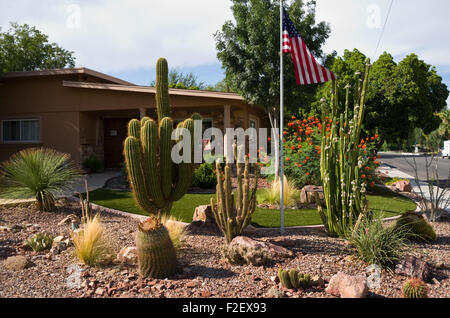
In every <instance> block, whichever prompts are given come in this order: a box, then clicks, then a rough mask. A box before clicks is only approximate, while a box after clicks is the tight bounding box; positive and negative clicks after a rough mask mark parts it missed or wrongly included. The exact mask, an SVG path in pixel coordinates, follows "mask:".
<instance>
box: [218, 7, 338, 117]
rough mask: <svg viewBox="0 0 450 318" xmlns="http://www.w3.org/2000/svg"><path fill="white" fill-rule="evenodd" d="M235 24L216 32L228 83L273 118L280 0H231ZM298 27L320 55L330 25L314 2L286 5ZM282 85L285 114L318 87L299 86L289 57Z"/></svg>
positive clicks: (276, 98) (276, 103)
mask: <svg viewBox="0 0 450 318" xmlns="http://www.w3.org/2000/svg"><path fill="white" fill-rule="evenodd" d="M232 3H233V4H232V7H231V9H232V12H233V15H234V18H235V20H236V22H233V21H226V22H225V24H224V25H223V26H222V29H221V31H218V32H216V33H215V35H214V38H215V40H216V48H217V51H218V53H217V57H218V59H219V60H220V61H221V63H222V67H223V68H224V69H225V75H226V79H225V80H226V82H227V84H228V85H229V86H230V87H232V88H233V90H235V91H237V92H238V93H239V94H241V95H242V96H243V97H244V98H245V99H246V100H247V101H248V102H249V103H250V104H258V105H262V106H264V107H266V109H267V110H268V111H269V112H272V113H273V114H274V115H275V116H276V114H277V112H275V110H276V109H279V96H280V63H279V51H280V25H279V24H280V22H279V17H280V15H279V9H280V7H279V1H276V0H232ZM284 5H285V6H286V10H287V11H288V14H289V16H290V18H291V20H292V22H293V23H294V25H295V27H296V28H297V30H298V31H299V33H300V34H301V35H302V37H303V39H304V41H305V42H306V45H307V46H308V48H309V49H310V51H311V53H312V54H313V55H314V56H315V57H316V58H318V59H320V58H321V57H322V55H323V52H322V49H321V47H322V45H323V44H324V43H325V40H326V39H327V38H328V36H329V33H330V27H329V25H328V24H327V23H325V22H320V23H316V19H315V9H316V2H315V1H308V2H306V1H301V0H295V1H292V3H291V4H290V5H288V4H287V3H285V4H284ZM284 81H285V84H284V87H285V90H286V91H287V92H289V94H286V97H285V107H286V110H287V114H289V113H294V112H295V113H297V111H298V108H299V107H304V106H305V105H310V104H311V102H312V100H313V98H314V94H315V91H316V88H317V85H308V86H301V87H300V86H298V85H297V84H296V80H295V73H294V66H293V63H292V60H291V58H290V57H289V56H288V55H286V58H285V77H284Z"/></svg>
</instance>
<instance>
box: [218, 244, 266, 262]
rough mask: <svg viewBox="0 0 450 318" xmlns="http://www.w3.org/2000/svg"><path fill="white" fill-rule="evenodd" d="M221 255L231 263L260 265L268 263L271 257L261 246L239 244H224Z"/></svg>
mask: <svg viewBox="0 0 450 318" xmlns="http://www.w3.org/2000/svg"><path fill="white" fill-rule="evenodd" d="M222 255H223V257H224V258H225V259H226V260H228V262H229V263H230V264H233V265H241V266H242V265H248V264H251V265H254V266H262V265H266V264H269V263H270V262H271V261H272V258H271V257H270V255H269V254H268V253H267V251H265V250H263V249H261V248H246V247H241V246H231V247H230V246H224V247H223V249H222Z"/></svg>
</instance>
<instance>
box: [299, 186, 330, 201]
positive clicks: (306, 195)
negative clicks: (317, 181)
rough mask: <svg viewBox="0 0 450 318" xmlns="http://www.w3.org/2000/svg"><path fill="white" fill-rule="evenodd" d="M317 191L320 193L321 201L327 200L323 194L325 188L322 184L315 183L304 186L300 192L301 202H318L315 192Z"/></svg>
mask: <svg viewBox="0 0 450 318" xmlns="http://www.w3.org/2000/svg"><path fill="white" fill-rule="evenodd" d="M315 192H317V193H318V194H319V198H320V201H321V202H322V205H323V202H324V200H325V198H324V196H323V188H322V187H321V186H315V185H307V186H304V187H303V188H302V191H301V193H300V202H301V203H303V204H316V199H315V197H314V193H315Z"/></svg>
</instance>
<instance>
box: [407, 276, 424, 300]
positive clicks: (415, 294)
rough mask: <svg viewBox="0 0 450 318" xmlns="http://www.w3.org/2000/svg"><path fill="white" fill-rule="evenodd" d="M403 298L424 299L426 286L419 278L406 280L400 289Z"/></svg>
mask: <svg viewBox="0 0 450 318" xmlns="http://www.w3.org/2000/svg"><path fill="white" fill-rule="evenodd" d="M402 292H403V297H405V298H426V297H427V285H426V284H425V283H424V282H423V281H422V280H421V279H419V278H411V279H408V280H407V281H406V282H405V284H404V285H403V288H402Z"/></svg>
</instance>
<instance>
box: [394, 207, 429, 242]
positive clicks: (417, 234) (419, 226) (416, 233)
mask: <svg viewBox="0 0 450 318" xmlns="http://www.w3.org/2000/svg"><path fill="white" fill-rule="evenodd" d="M395 227H396V228H405V229H407V230H408V231H407V236H406V237H407V238H408V239H409V240H411V241H419V242H433V241H436V239H437V235H436V232H435V231H434V229H433V227H432V226H431V224H430V223H428V222H427V221H426V220H425V218H424V217H423V216H422V215H420V214H417V213H414V212H408V213H404V214H403V215H402V216H401V217H400V218H399V219H398V220H397V221H396V222H395Z"/></svg>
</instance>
